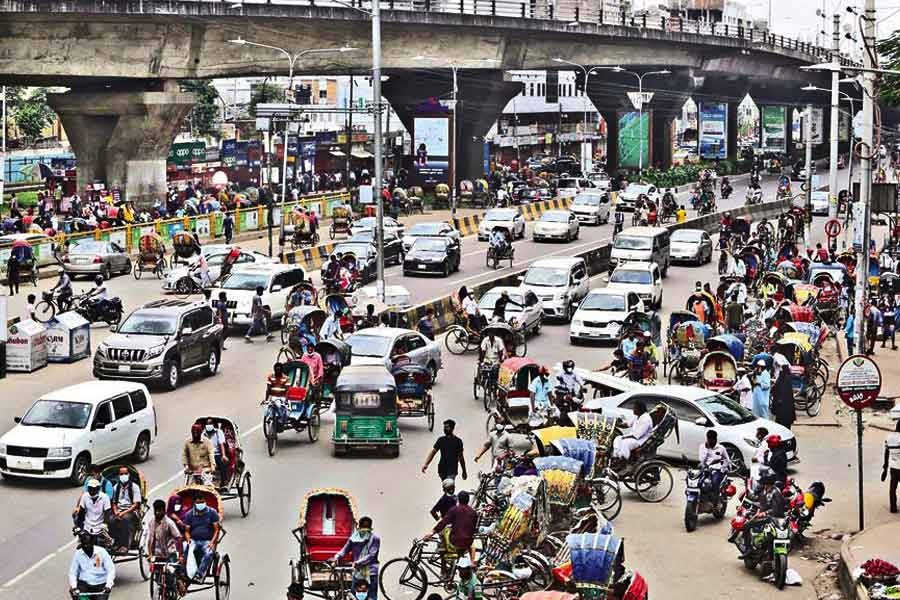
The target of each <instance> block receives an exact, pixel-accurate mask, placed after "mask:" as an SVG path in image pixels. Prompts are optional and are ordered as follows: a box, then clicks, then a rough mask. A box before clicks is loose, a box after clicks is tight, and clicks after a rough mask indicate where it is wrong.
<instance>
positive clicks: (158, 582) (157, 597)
mask: <svg viewBox="0 0 900 600" xmlns="http://www.w3.org/2000/svg"><path fill="white" fill-rule="evenodd" d="M180 568H181V564H180V563H178V562H172V561H169V560H163V559H156V558H154V559H152V560H151V561H150V573H151V577H150V600H178V599H179V598H181V596H183V595H184V590H183V589H182V590H179V589H178V578H179V572H180ZM183 585H184V584H182V586H183Z"/></svg>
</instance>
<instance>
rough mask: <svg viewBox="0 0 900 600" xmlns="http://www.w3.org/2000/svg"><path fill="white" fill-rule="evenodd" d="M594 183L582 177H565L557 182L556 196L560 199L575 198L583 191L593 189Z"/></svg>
mask: <svg viewBox="0 0 900 600" xmlns="http://www.w3.org/2000/svg"><path fill="white" fill-rule="evenodd" d="M593 188H594V183H593V182H592V181H590V180H589V179H583V178H581V177H564V178H562V179H560V180H559V181H557V182H556V196H557V197H558V198H574V197H575V196H577V195H578V194H579V193H580V192H581V191H582V190H585V189H593Z"/></svg>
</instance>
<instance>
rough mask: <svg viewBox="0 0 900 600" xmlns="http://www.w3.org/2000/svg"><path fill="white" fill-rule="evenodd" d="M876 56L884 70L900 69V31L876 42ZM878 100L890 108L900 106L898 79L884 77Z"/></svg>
mask: <svg viewBox="0 0 900 600" xmlns="http://www.w3.org/2000/svg"><path fill="white" fill-rule="evenodd" d="M878 56H879V58H880V59H881V62H882V65H881V66H882V67H884V68H885V69H895V70H897V69H900V30H898V31H894V32H893V33H892V34H891V35H890V36H889V37H887V38H886V39H883V40H881V41H880V42H878ZM879 99H880V100H882V101H883V102H886V103H887V104H890V105H892V106H900V77H898V76H897V75H885V76H884V77H883V79H882V82H881V90H880V93H879Z"/></svg>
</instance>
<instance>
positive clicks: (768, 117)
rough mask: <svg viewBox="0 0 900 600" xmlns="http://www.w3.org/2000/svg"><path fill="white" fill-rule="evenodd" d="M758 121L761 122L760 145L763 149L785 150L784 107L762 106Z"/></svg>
mask: <svg viewBox="0 0 900 600" xmlns="http://www.w3.org/2000/svg"><path fill="white" fill-rule="evenodd" d="M760 122H761V124H762V127H761V130H762V131H761V138H762V139H761V140H760V147H761V148H762V149H763V150H777V151H779V152H784V151H785V150H786V148H785V131H784V122H785V116H784V107H783V106H764V107H763V109H762V114H761V117H760Z"/></svg>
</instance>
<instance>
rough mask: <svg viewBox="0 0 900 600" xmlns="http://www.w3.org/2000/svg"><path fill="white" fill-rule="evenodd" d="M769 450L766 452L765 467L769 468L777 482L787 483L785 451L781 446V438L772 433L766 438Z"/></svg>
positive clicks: (782, 445)
mask: <svg viewBox="0 0 900 600" xmlns="http://www.w3.org/2000/svg"><path fill="white" fill-rule="evenodd" d="M766 445H767V446H768V447H769V450H768V451H767V452H766V456H765V465H766V466H767V467H769V469H770V470H771V471H772V473H773V474H774V476H775V479H777V480H778V481H781V482H784V481H787V464H788V458H787V451H786V450H785V448H784V444H782V441H781V436H780V435H778V434H777V433H773V434H772V435H770V436H769V437H767V438H766Z"/></svg>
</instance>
